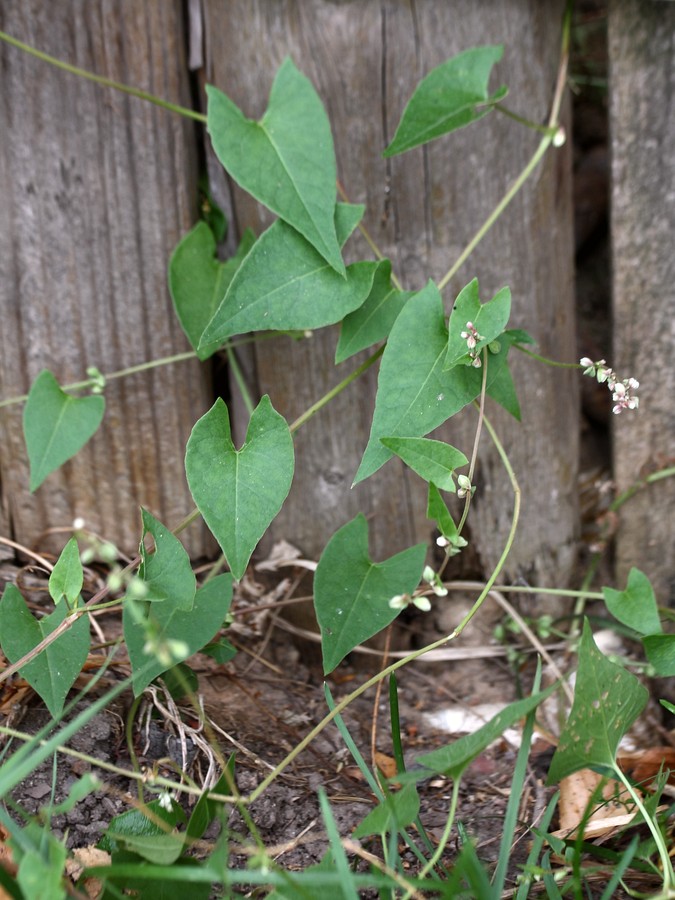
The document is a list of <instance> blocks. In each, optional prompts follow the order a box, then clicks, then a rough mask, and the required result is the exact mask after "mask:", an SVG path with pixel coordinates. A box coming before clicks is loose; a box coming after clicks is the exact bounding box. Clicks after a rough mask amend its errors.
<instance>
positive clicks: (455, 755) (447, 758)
mask: <svg viewBox="0 0 675 900" xmlns="http://www.w3.org/2000/svg"><path fill="white" fill-rule="evenodd" d="M556 687H557V685H556V684H552V685H551V686H550V687H548V688H546V690H544V691H540V692H539V693H537V694H533V695H532V696H531V697H526V698H525V699H524V700H516V701H515V702H514V703H510V704H509V705H508V706H505V707H504V709H502V710H501V712H498V713H497V715H496V716H494V717H493V718H492V719H490V721H489V722H487V723H486V724H485V725H483V726H482V728H479V729H478V731H474V732H473V734H466V735H463V736H462V737H461V738H458V739H457V740H456V741H453V742H452V744H449V745H448V746H446V747H440V748H439V749H438V750H432V751H431V752H430V753H424V754H422V755H421V756H418V757H416V760H415V762H416V763H418V764H419V765H420V766H421V767H422V768H421V769H413V770H411V771H409V772H406V773H404V774H403V775H401V776H398V775H397V776H396V780H397V781H401V782H406V783H407V782H409V781H423V780H424V779H425V778H428V777H429V775H430V774H432V773H437V774H443V775H446V776H447V777H449V778H455V779H457V778H460V777H461V776H462V773H463V772H464V770H465V769H466V768H467V766H469V765H470V764H471V762H473V760H474V759H475V758H476V757H477V756H479V755H480V754H481V753H482V752H483V751H484V750H486V749H487V748H488V747H489V746H490V744H491V743H492V742H493V741H496V740H497V738H498V737H499V736H500V735H502V734H503V733H504V732H505V731H506V729H507V728H511V726H513V725H515V723H516V722H518V721H519V720H520V719H522V718H524V717H525V716H527V715H528V713H530V712H531V711H532V710H533V709H536V708H537V706H539V704H540V703H541V702H542V700H545V699H546V697H548V695H549V694H550V693H552V691H554V690H555V689H556Z"/></svg>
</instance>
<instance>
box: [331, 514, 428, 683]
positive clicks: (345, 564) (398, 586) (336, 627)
mask: <svg viewBox="0 0 675 900" xmlns="http://www.w3.org/2000/svg"><path fill="white" fill-rule="evenodd" d="M425 556H426V546H425V544H417V545H416V546H415V547H409V548H408V549H407V550H403V552H401V553H397V554H396V555H395V556H392V557H390V558H389V559H388V560H386V561H385V562H382V563H374V562H372V561H371V559H370V556H369V555H368V523H367V521H366V519H365V516H363V515H362V514H361V513H359V514H358V516H356V518H355V519H352V521H351V522H348V523H347V524H346V525H343V526H342V528H340V529H339V530H338V531H336V532H335V534H334V535H333V537H332V538H331V539H330V541H329V542H328V544H327V545H326V549H325V550H324V551H323V553H322V555H321V559H320V560H319V564H318V566H317V568H316V573H315V575H314V609H315V611H316V618H317V621H318V623H319V626H320V628H321V649H322V652H323V670H324V673H325V674H326V675H327V674H328V673H329V672H332V671H333V669H334V668H335V667H336V666H337V665H338V663H339V662H341V660H343V659H344V658H345V656H346V655H347V654H348V653H350V652H351V651H352V650H353V649H354V647H356V646H357V644H360V643H361V642H362V641H365V640H367V639H368V638H369V637H372V636H373V635H374V634H377V633H378V631H381V630H382V629H383V628H386V627H387V625H389V623H390V622H393V621H394V619H395V618H396V616H397V615H398V614H399V612H400V609H392V607H390V606H389V601H390V600H391V599H392V597H395V596H397V595H399V594H412V592H413V591H414V590H415V588H416V587H417V585H418V584H419V582H420V578H421V577H422V569H423V568H424V558H425Z"/></svg>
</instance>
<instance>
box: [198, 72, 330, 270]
mask: <svg viewBox="0 0 675 900" xmlns="http://www.w3.org/2000/svg"><path fill="white" fill-rule="evenodd" d="M206 93H207V97H208V110H207V118H208V122H207V128H208V132H209V135H210V137H211V143H212V144H213V149H214V150H215V153H216V156H217V157H218V159H219V160H220V162H221V163H222V164H223V166H224V167H225V169H226V170H227V172H228V173H229V174H230V175H231V176H232V178H234V180H235V181H236V182H237V183H238V184H239V185H240V186H241V187H242V188H244V190H245V191H248V193H249V194H251V195H252V196H253V197H255V198H256V200H259V201H260V202H261V203H264V204H265V206H267V207H268V208H269V209H271V210H272V212H274V213H276V214H277V215H278V216H279V217H280V218H281V219H283V220H284V221H285V222H288V224H289V225H291V226H292V227H293V228H295V229H296V230H297V231H299V232H300V234H302V235H303V236H304V237H305V238H306V239H307V240H308V241H309V243H310V244H311V245H312V246H313V247H314V248H315V249H316V251H317V253H319V254H320V255H321V256H322V257H323V258H324V259H325V260H326V261H327V262H328V263H329V265H330V266H331V267H332V268H333V269H334V270H335V271H336V272H338V273H339V274H340V275H344V274H345V266H344V262H343V261H342V254H341V252H340V244H339V242H338V239H337V236H336V234H335V223H334V221H333V209H334V207H335V181H336V166H335V150H334V148H333V138H332V135H331V131H330V123H329V121H328V117H327V115H326V111H325V110H324V108H323V105H322V103H321V100H320V99H319V96H318V94H317V93H316V91H315V90H314V88H313V86H312V84H311V82H310V81H309V79H308V78H306V77H305V76H304V75H303V74H302V73H301V72H300V71H298V69H297V68H296V67H295V65H294V64H293V62H292V61H291V60H290V59H286V60H285V61H284V62H283V63H282V65H281V66H280V68H279V70H278V72H277V75H276V77H275V79H274V84H273V85H272V90H271V93H270V99H269V105H268V107H267V110H266V112H265V114H264V115H263V117H262V119H261V120H260V121H259V122H255V121H252V120H251V119H247V118H246V117H245V116H244V115H243V113H242V112H241V110H240V109H238V107H236V106H235V104H234V103H233V102H232V101H231V100H230V99H229V98H228V97H226V96H225V94H223V93H221V91H219V90H218V89H217V88H215V87H212V86H210V85H207V88H206Z"/></svg>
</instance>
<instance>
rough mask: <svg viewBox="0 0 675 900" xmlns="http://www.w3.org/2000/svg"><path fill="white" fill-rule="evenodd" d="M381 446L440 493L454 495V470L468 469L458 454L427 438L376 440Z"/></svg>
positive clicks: (446, 446)
mask: <svg viewBox="0 0 675 900" xmlns="http://www.w3.org/2000/svg"><path fill="white" fill-rule="evenodd" d="M380 440H381V441H382V443H383V444H384V446H385V447H386V448H387V449H388V450H391V451H393V452H394V453H395V454H396V455H397V456H398V457H400V458H401V459H402V460H403V462H404V463H405V464H406V465H407V466H410V468H411V469H412V470H413V472H417V474H418V475H419V476H420V478H423V479H424V480H425V481H430V482H433V484H435V485H436V487H439V488H440V489H441V490H442V491H451V492H453V493H454V491H455V482H454V477H453V476H454V474H455V469H459V468H461V467H462V466H468V464H469V460H468V459H467V458H466V456H464V454H463V453H462V451H461V450H457V448H456V447H453V446H451V445H450V444H446V443H444V442H443V441H432V440H430V439H429V438H401V437H399V438H380Z"/></svg>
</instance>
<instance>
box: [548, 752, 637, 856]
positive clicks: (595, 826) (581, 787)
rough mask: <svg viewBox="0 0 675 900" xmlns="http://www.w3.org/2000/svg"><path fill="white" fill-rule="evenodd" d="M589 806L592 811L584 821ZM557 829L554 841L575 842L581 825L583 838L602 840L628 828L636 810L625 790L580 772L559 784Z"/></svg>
mask: <svg viewBox="0 0 675 900" xmlns="http://www.w3.org/2000/svg"><path fill="white" fill-rule="evenodd" d="M590 803H593V805H594V809H593V811H592V813H591V815H590V816H588V817H586V818H584V816H585V815H586V811H587V809H588V806H589V804H590ZM558 810H559V813H560V828H559V830H558V831H556V832H553V834H554V836H555V837H560V838H564V839H568V838H575V837H576V836H577V830H578V828H579V826H580V825H581V824H582V822H583V829H584V831H583V836H584V838H592V837H596V838H597V837H602V836H606V835H607V834H609V833H610V832H612V831H614V830H615V829H617V828H620V827H623V826H625V825H628V824H629V822H630V821H631V820H632V819H633V818H634V817H635V814H636V810H635V806H634V804H633V801H632V800H631V797H630V795H629V794H628V792H627V791H626V789H625V787H624V786H623V785H622V784H621V783H620V782H618V781H615V780H614V779H613V778H607V777H605V776H602V775H598V773H597V772H593V771H592V770H591V769H580V770H579V771H578V772H574V773H573V774H572V775H569V776H568V777H567V778H563V780H562V781H561V782H560V800H559V802H558Z"/></svg>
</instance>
